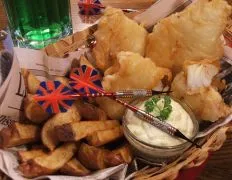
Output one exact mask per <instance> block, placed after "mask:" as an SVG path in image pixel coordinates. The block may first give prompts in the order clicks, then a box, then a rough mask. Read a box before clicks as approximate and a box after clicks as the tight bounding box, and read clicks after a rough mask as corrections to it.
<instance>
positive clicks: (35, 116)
mask: <svg viewBox="0 0 232 180" xmlns="http://www.w3.org/2000/svg"><path fill="white" fill-rule="evenodd" d="M24 113H25V116H26V118H27V119H29V120H30V121H31V122H33V123H36V124H40V123H42V122H44V121H45V120H47V119H48V118H49V116H50V115H49V114H48V113H47V112H46V111H44V110H43V108H42V107H41V106H40V105H39V104H37V103H36V102H35V100H34V99H33V95H32V94H28V95H27V97H26V98H25V100H24Z"/></svg>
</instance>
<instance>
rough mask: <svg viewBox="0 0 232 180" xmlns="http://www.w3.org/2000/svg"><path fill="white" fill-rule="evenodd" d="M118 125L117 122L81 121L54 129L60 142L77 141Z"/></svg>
mask: <svg viewBox="0 0 232 180" xmlns="http://www.w3.org/2000/svg"><path fill="white" fill-rule="evenodd" d="M119 125H120V124H119V121H117V120H107V121H81V122H73V123H69V124H64V125H62V126H57V127H56V128H55V129H56V135H57V137H58V139H59V140H60V141H79V140H80V139H83V138H85V137H87V136H89V135H90V134H92V133H94V132H95V131H100V130H106V129H112V128H114V127H117V126H119Z"/></svg>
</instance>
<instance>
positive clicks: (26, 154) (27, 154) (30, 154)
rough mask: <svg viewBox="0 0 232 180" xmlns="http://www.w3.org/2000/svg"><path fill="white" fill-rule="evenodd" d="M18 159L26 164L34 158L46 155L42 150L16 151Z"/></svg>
mask: <svg viewBox="0 0 232 180" xmlns="http://www.w3.org/2000/svg"><path fill="white" fill-rule="evenodd" d="M17 153H18V157H19V161H20V162H26V161H29V160H31V159H34V158H36V157H41V156H45V155H47V153H46V152H45V151H44V150H43V149H33V150H30V151H18V152H17Z"/></svg>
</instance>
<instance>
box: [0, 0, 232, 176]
mask: <svg viewBox="0 0 232 180" xmlns="http://www.w3.org/2000/svg"><path fill="white" fill-rule="evenodd" d="M109 1H112V2H117V3H118V1H116V0H114V1H113V0H108V2H109ZM119 1H122V0H119ZM136 1H139V0H136ZM140 1H141V0H140ZM145 1H147V2H148V3H151V0H145ZM227 1H228V2H229V3H230V4H232V0H227ZM128 2H129V1H128ZM117 3H116V4H117ZM5 24H6V19H5V17H4V15H3V11H2V5H1V0H0V29H1V28H2V27H4V26H5ZM0 49H1V48H0ZM0 179H1V176H0ZM198 179H199V180H232V133H230V134H228V138H227V141H226V142H225V143H224V145H223V147H222V148H221V149H220V150H218V151H217V152H214V153H213V154H212V155H211V157H210V159H209V161H208V162H207V164H206V167H205V169H204V170H203V172H202V174H201V175H200V177H199V178H198Z"/></svg>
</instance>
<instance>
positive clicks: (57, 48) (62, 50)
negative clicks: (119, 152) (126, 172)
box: [45, 29, 232, 180]
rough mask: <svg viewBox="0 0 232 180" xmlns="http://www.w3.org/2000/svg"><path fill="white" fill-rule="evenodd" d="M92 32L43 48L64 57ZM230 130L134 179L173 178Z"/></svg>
mask: <svg viewBox="0 0 232 180" xmlns="http://www.w3.org/2000/svg"><path fill="white" fill-rule="evenodd" d="M89 33H92V29H87V30H85V31H83V32H78V33H75V34H73V35H72V36H69V37H67V38H65V39H63V40H60V41H59V42H57V43H55V44H52V45H49V46H48V47H46V48H45V51H46V53H47V54H48V55H49V56H55V57H64V56H67V54H68V52H72V51H75V50H76V49H78V47H80V45H82V44H83V43H84V42H85V40H86V38H87V36H88V34H89ZM227 132H232V124H230V125H227V126H224V127H221V128H219V129H218V130H216V131H215V132H214V133H212V134H210V135H209V136H207V137H205V138H204V139H203V140H202V141H204V142H203V146H202V148H201V149H197V148H192V149H189V150H188V151H186V152H185V153H184V154H183V155H182V156H181V157H179V158H178V159H177V160H176V161H175V162H172V163H171V164H169V165H167V166H165V167H163V168H161V169H159V170H158V171H157V168H149V167H146V168H144V169H142V170H140V171H137V172H135V173H133V175H132V176H133V177H134V178H135V179H155V180H159V179H168V180H169V179H170V180H171V179H175V178H176V177H177V176H178V174H179V171H180V170H181V169H186V168H192V167H196V166H200V165H201V164H202V163H204V162H205V160H206V159H207V158H208V155H209V153H210V152H213V151H217V150H218V149H220V148H221V146H222V145H223V143H224V142H225V140H226V137H227V136H226V133H227Z"/></svg>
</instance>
